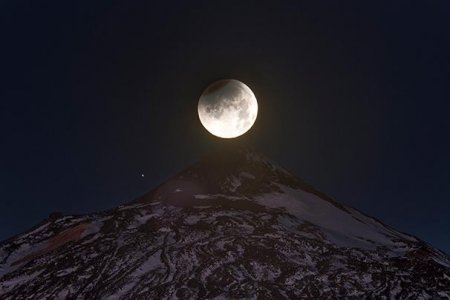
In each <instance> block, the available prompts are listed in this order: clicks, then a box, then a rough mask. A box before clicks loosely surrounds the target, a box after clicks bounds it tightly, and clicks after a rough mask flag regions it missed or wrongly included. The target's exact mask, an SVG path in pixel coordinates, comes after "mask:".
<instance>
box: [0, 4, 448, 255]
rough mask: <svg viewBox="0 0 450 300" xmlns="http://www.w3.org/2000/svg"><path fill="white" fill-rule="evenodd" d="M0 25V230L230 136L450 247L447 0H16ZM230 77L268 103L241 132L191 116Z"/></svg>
mask: <svg viewBox="0 0 450 300" xmlns="http://www.w3.org/2000/svg"><path fill="white" fill-rule="evenodd" d="M338 2H339V3H338ZM361 2H363V3H361ZM0 26H1V28H2V29H1V30H2V31H3V32H2V34H1V36H0V45H1V47H0V49H1V50H0V52H1V54H2V55H1V66H0V70H1V71H0V72H1V76H2V78H0V79H1V89H0V100H1V102H0V103H1V104H0V105H1V106H0V122H1V124H0V139H1V144H0V239H5V238H8V237H10V236H12V235H14V234H17V233H19V232H22V231H24V230H26V229H27V228H29V227H31V226H32V225H34V224H36V223H37V222H39V221H40V220H42V219H44V218H46V217H47V215H48V214H49V213H50V212H52V211H62V212H64V213H66V214H79V213H86V212H92V211H98V210H103V209H107V208H112V207H114V206H117V205H119V204H121V203H124V202H127V201H129V200H132V199H133V198H135V197H137V196H139V195H141V194H143V193H144V192H146V191H148V190H150V189H152V188H153V187H154V186H156V185H157V184H158V183H160V182H161V181H163V180H165V179H166V178H169V177H170V176H171V175H173V174H174V173H176V172H177V171H179V170H180V169H182V168H184V167H186V166H187V165H188V164H190V163H192V162H193V161H195V160H196V159H198V158H200V157H201V156H202V155H204V154H205V153H207V152H208V151H210V150H211V149H213V148H216V147H220V146H221V145H222V144H223V143H235V144H242V145H247V146H250V147H252V148H254V149H256V150H258V151H260V152H262V153H264V154H266V155H267V156H268V157H270V158H271V159H272V160H274V161H276V162H278V163H279V164H281V165H283V166H285V167H286V168H287V169H289V170H291V172H292V173H294V174H296V175H298V176H299V177H301V178H303V179H304V180H306V181H307V182H309V183H311V184H312V185H314V186H316V187H317V188H318V189H320V190H321V191H323V192H325V193H327V194H329V195H330V196H332V197H334V198H336V199H337V200H338V201H340V202H342V203H345V204H347V205H351V206H353V207H356V208H358V209H360V210H362V211H363V212H365V213H367V214H369V215H371V216H374V217H377V218H379V219H381V220H382V221H384V222H385V223H387V224H389V225H391V226H393V227H395V228H396V229H399V230H401V231H405V232H408V233H411V234H414V235H416V236H418V237H420V238H422V239H424V240H426V241H428V242H430V243H431V244H433V245H434V246H437V247H438V248H440V249H443V250H445V251H447V252H450V233H449V230H450V217H449V215H450V142H449V132H450V113H449V109H450V63H449V61H450V60H449V53H450V33H449V28H450V2H448V1H444V0H442V1H386V2H384V1H353V2H352V1H345V3H341V1H272V2H265V1H235V2H234V1H201V2H195V1H158V2H156V1H148V0H142V1H54V2H49V1H31V0H30V1H22V0H7V1H2V3H1V4H0ZM222 78H236V79H238V80H241V81H243V82H245V83H246V84H247V85H248V86H249V87H250V88H251V89H252V90H253V91H254V93H255V94H256V97H257V98H258V101H259V115H258V119H257V121H256V123H255V126H254V127H253V128H252V129H251V130H250V131H249V132H248V133H247V134H246V135H244V136H242V137H241V138H239V139H237V140H235V141H224V140H220V139H218V138H215V137H213V136H211V135H210V134H209V133H208V132H207V131H206V130H204V129H203V127H202V126H201V124H200V122H199V121H198V117H197V111H196V110H197V101H198V97H199V96H200V94H201V93H202V91H203V89H204V88H205V87H206V86H207V85H208V84H209V83H211V82H213V81H215V80H217V79H222ZM142 173H143V174H145V177H144V178H142V177H141V174H142Z"/></svg>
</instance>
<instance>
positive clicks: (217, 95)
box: [198, 79, 258, 139]
mask: <svg viewBox="0 0 450 300" xmlns="http://www.w3.org/2000/svg"><path fill="white" fill-rule="evenodd" d="M257 115H258V101H256V97H255V95H254V94H253V92H252V90H251V89H250V88H249V87H248V86H246V85H245V84H244V83H242V82H240V81H238V80H234V79H224V80H219V81H216V82H214V83H213V84H211V85H210V86H208V88H207V89H206V90H205V91H204V92H203V94H202V95H201V96H200V100H199V101H198V116H199V118H200V122H201V123H202V124H203V126H204V127H205V128H206V130H208V131H209V132H210V133H212V134H213V135H215V136H218V137H221V138H227V139H228V138H235V137H238V136H240V135H243V134H244V133H246V132H247V131H248V130H249V129H250V128H251V127H252V126H253V124H254V123H255V120H256V116H257Z"/></svg>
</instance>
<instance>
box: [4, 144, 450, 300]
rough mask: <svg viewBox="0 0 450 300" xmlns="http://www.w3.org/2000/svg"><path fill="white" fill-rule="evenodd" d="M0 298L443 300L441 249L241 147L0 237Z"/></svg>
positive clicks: (449, 290)
mask: <svg viewBox="0 0 450 300" xmlns="http://www.w3.org/2000/svg"><path fill="white" fill-rule="evenodd" d="M0 298H2V299H19V298H20V299H24V298H33V299H48V298H51V299H54V298H56V299H100V298H101V299H166V298H175V299H176V298H182V299H187V298H195V299H198V298H208V299H210V298H216V299H219V298H220V299H223V298H258V299H274V298H280V299H287V298H295V299H298V298H314V299H318V298H320V299H321V298H333V299H336V298H346V299H348V298H354V299H364V298H369V299H373V298H377V299H379V298H402V299H405V298H408V299H429V298H433V299H434V298H444V299H450V257H449V256H448V255H447V254H445V253H443V252H441V251H439V250H437V249H434V248H432V247H431V246H430V245H428V244H427V243H425V242H423V241H421V240H419V239H417V238H415V237H413V236H411V235H408V234H405V233H401V232H398V231H396V230H394V229H392V228H390V227H389V226H386V225H384V224H383V223H381V222H380V221H378V220H376V219H374V218H371V217H369V216H367V215H365V214H363V213H361V212H359V211H357V210H356V209H353V208H351V207H347V206H345V205H342V204H339V203H338V202H336V201H335V200H333V199H331V198H330V197H328V196H326V195H324V194H323V193H321V192H319V191H317V190H316V189H314V188H313V187H312V186H310V185H308V184H306V183H304V182H303V181H301V180H300V179H298V178H297V177H295V176H293V175H291V174H290V173H289V172H287V171H286V170H284V169H283V168H281V167H279V166H277V165H275V164H273V163H271V162H270V161H269V160H267V159H266V158H265V157H263V156H262V155H260V154H257V153H254V152H251V151H248V150H243V149H240V150H232V151H224V152H220V153H214V154H211V155H210V156H207V157H205V158H204V159H203V160H201V161H199V162H197V163H195V164H194V165H192V166H190V167H188V168H187V169H185V170H184V171H182V172H180V173H179V174H177V175H176V176H174V177H173V178H172V179H170V180H168V181H166V182H164V183H163V184H161V185H160V186H158V187H157V188H156V189H154V190H153V191H151V192H149V193H147V194H146V195H144V196H142V197H141V198H139V199H136V200H134V201H132V202H129V203H127V204H124V205H122V206H119V207H117V208H114V209H111V210H108V211H104V212H99V213H92V214H88V215H82V216H59V215H53V216H52V218H49V219H47V220H45V221H43V222H42V223H41V224H38V225H37V226H36V227H35V228H32V229H31V230H30V231H28V232H26V233H23V234H20V235H18V236H15V237H13V238H10V239H9V240H6V241H3V242H2V243H1V244H0Z"/></svg>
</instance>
